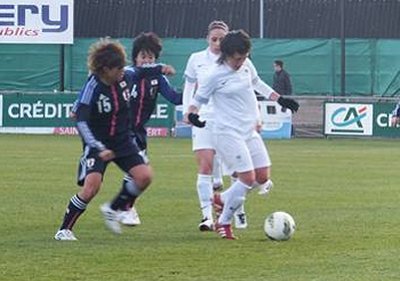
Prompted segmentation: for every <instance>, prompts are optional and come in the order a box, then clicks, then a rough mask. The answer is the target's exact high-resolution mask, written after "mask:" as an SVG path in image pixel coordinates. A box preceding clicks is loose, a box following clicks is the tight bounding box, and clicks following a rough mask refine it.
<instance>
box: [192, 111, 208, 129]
mask: <svg viewBox="0 0 400 281" xmlns="http://www.w3.org/2000/svg"><path fill="white" fill-rule="evenodd" d="M199 117H200V116H199V115H198V114H197V113H193V112H191V113H189V115H188V119H189V122H190V123H192V125H193V126H196V127H199V128H203V127H205V125H206V121H200V120H199Z"/></svg>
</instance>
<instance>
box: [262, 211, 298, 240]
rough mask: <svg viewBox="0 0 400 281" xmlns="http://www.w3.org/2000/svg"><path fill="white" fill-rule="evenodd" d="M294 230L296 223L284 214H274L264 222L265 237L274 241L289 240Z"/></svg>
mask: <svg viewBox="0 0 400 281" xmlns="http://www.w3.org/2000/svg"><path fill="white" fill-rule="evenodd" d="M295 229H296V223H295V222H294V219H293V218H292V216H291V215H289V214H288V213H285V212H274V213H272V214H270V215H269V216H268V217H267V218H266V219H265V222H264V231H265V235H267V237H268V238H269V239H271V240H275V241H285V240H289V239H290V237H292V235H293V233H294V231H295Z"/></svg>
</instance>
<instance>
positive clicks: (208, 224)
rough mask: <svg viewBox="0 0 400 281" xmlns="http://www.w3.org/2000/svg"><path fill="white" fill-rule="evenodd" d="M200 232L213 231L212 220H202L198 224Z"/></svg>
mask: <svg viewBox="0 0 400 281" xmlns="http://www.w3.org/2000/svg"><path fill="white" fill-rule="evenodd" d="M199 230H200V231H213V230H214V224H213V221H212V219H208V218H204V219H203V220H202V221H201V222H200V224H199Z"/></svg>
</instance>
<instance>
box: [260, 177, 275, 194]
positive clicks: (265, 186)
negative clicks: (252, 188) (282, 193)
mask: <svg viewBox="0 0 400 281" xmlns="http://www.w3.org/2000/svg"><path fill="white" fill-rule="evenodd" d="M273 187H274V183H273V182H272V181H271V180H268V181H267V182H266V183H264V184H262V185H260V186H259V190H258V194H260V195H268V193H269V192H270V191H271V189H272V188H273Z"/></svg>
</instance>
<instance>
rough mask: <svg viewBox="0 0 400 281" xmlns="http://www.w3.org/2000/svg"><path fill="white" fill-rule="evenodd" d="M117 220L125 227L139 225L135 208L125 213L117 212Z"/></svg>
mask: <svg viewBox="0 0 400 281" xmlns="http://www.w3.org/2000/svg"><path fill="white" fill-rule="evenodd" d="M118 219H119V221H120V222H121V223H122V224H123V225H127V226H135V225H139V224H141V221H140V218H139V215H138V213H137V211H136V208H135V207H132V208H131V209H129V210H127V211H121V212H119V214H118Z"/></svg>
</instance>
